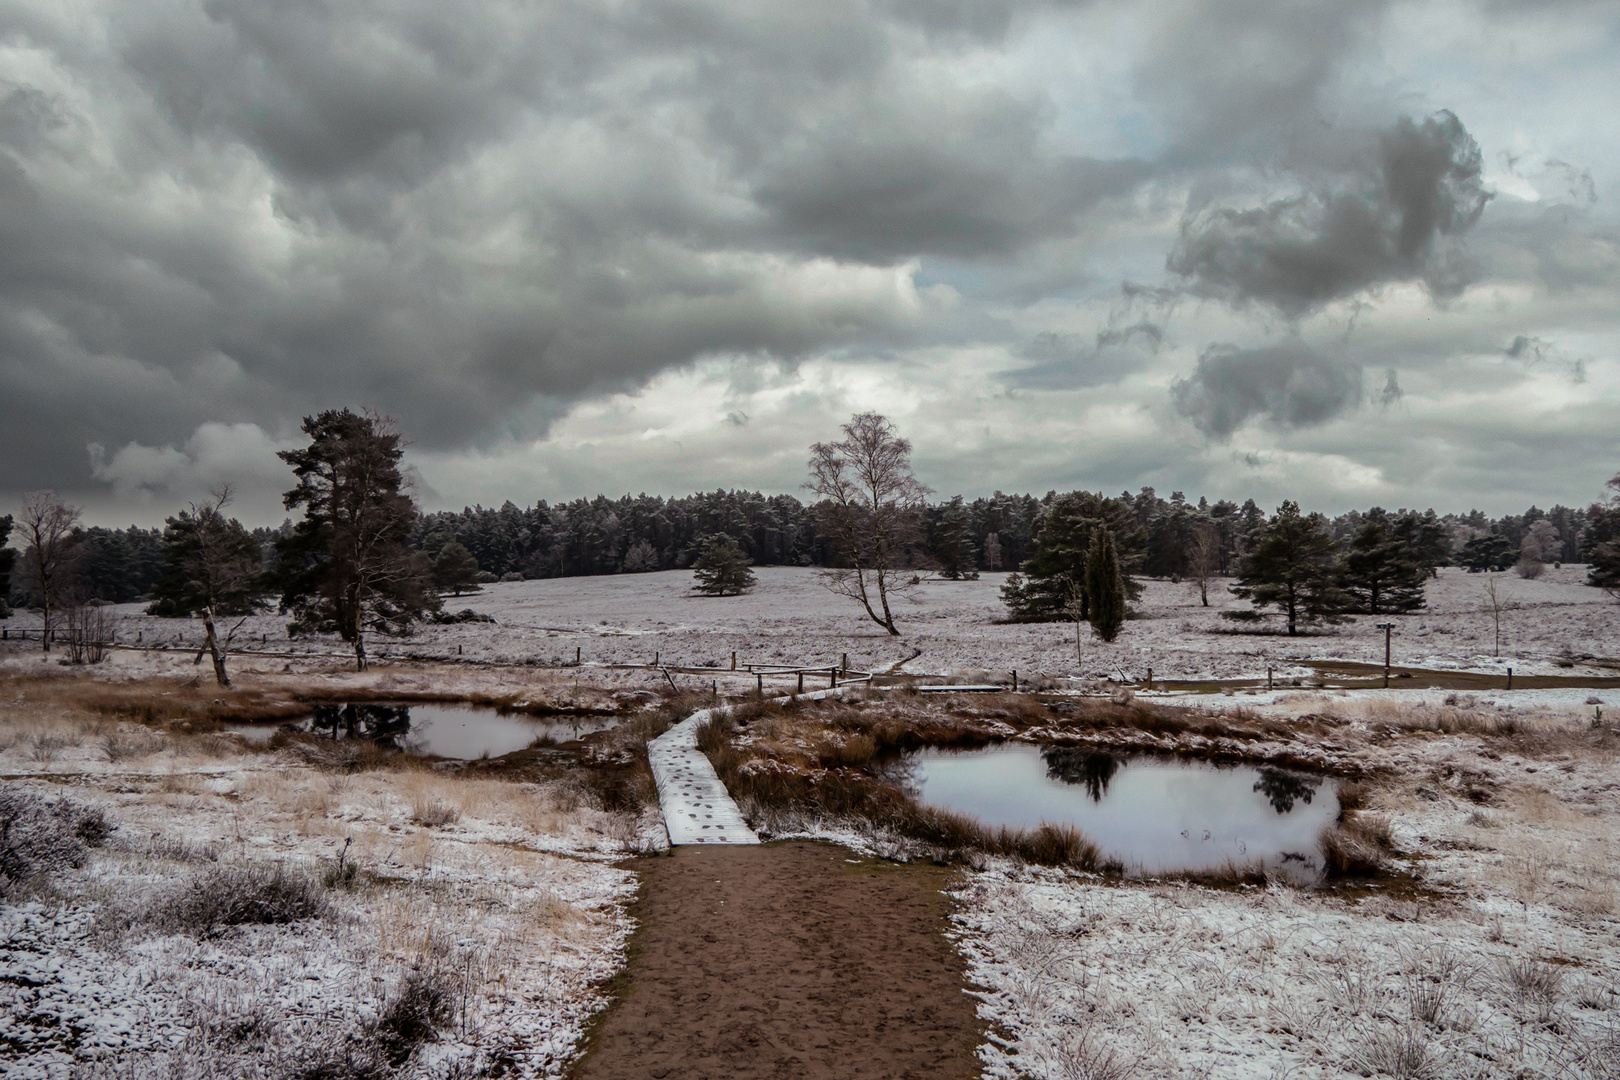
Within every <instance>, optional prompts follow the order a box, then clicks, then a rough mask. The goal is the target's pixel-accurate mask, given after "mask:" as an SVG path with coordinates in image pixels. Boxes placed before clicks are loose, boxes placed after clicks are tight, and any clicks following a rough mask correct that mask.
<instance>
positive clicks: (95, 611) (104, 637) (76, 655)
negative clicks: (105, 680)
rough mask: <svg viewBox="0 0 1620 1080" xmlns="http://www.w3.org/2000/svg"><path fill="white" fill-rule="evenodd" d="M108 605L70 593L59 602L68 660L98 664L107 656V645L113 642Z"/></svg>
mask: <svg viewBox="0 0 1620 1080" xmlns="http://www.w3.org/2000/svg"><path fill="white" fill-rule="evenodd" d="M107 607H108V606H107V605H106V604H104V603H102V602H100V601H86V600H84V599H83V597H82V595H74V594H73V593H70V594H69V596H68V598H67V599H66V601H65V602H64V603H63V605H62V613H63V618H62V622H63V623H64V624H65V628H66V630H67V649H68V662H69V663H73V664H99V663H101V662H102V661H103V660H105V659H106V658H107V646H108V645H111V644H112V640H113V633H114V620H113V617H112V615H111V614H110V613H109V612H108V610H107Z"/></svg>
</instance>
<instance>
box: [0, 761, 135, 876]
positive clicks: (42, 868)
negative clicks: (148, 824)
mask: <svg viewBox="0 0 1620 1080" xmlns="http://www.w3.org/2000/svg"><path fill="white" fill-rule="evenodd" d="M112 829H113V826H112V824H111V823H110V822H109V821H108V820H107V817H106V815H105V813H103V812H102V811H101V810H100V809H98V808H94V807H86V806H81V805H80V804H78V803H75V802H73V801H71V800H69V799H54V800H53V799H48V798H46V797H45V796H43V795H40V794H37V793H35V792H33V791H29V790H27V789H26V788H20V787H13V786H9V785H8V786H3V787H0V898H3V897H9V896H12V895H14V894H15V893H16V892H17V891H18V890H19V889H21V888H22V887H24V886H25V885H26V884H27V883H28V882H30V881H33V880H35V879H37V878H39V877H41V876H43V875H46V874H49V873H51V872H52V871H58V870H67V869H71V868H74V867H79V866H83V865H84V861H85V859H86V858H87V857H88V855H89V849H90V848H93V847H100V846H101V845H102V844H103V843H105V842H106V839H107V837H108V835H109V834H110V833H111V832H112Z"/></svg>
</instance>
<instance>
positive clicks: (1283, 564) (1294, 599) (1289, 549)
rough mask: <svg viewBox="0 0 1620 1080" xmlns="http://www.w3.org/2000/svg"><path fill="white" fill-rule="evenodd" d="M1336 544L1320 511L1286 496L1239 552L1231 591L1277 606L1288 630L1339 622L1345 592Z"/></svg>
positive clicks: (1259, 603)
mask: <svg viewBox="0 0 1620 1080" xmlns="http://www.w3.org/2000/svg"><path fill="white" fill-rule="evenodd" d="M1337 547H1338V545H1337V544H1335V543H1334V540H1333V537H1332V535H1331V534H1330V533H1329V532H1328V529H1327V520H1326V519H1325V518H1323V517H1322V515H1321V514H1301V513H1300V512H1299V504H1298V503H1296V502H1285V503H1283V504H1282V506H1280V507H1278V508H1277V516H1276V517H1274V518H1272V519H1271V521H1270V522H1269V523H1268V524H1267V525H1266V526H1265V527H1264V528H1263V529H1261V530H1260V532H1259V535H1258V536H1257V537H1256V538H1255V540H1254V542H1253V546H1252V547H1251V548H1250V549H1249V552H1248V554H1246V555H1245V556H1244V557H1243V561H1242V563H1241V564H1240V565H1239V569H1238V579H1239V580H1238V584H1236V585H1234V586H1233V587H1232V592H1233V593H1234V594H1236V595H1238V596H1241V597H1243V598H1244V599H1245V600H1248V601H1249V602H1250V603H1252V604H1253V605H1254V606H1255V607H1257V608H1264V607H1272V606H1274V607H1277V608H1279V609H1280V610H1281V611H1282V612H1283V614H1284V615H1286V616H1287V617H1288V633H1289V634H1290V635H1294V634H1298V633H1299V625H1300V624H1301V623H1313V622H1329V623H1332V622H1342V621H1343V617H1342V615H1343V612H1344V610H1345V609H1346V607H1347V606H1348V604H1349V602H1350V598H1349V597H1348V596H1347V595H1346V594H1345V592H1344V590H1342V589H1341V588H1339V584H1338V570H1339V568H1338V565H1337V559H1336V556H1337V554H1338V552H1337Z"/></svg>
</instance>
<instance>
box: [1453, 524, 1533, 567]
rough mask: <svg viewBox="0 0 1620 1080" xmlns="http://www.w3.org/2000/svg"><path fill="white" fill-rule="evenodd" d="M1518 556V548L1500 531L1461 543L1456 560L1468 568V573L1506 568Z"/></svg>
mask: <svg viewBox="0 0 1620 1080" xmlns="http://www.w3.org/2000/svg"><path fill="white" fill-rule="evenodd" d="M1518 557H1519V551H1518V548H1516V547H1515V546H1514V545H1513V542H1512V541H1511V540H1509V539H1508V538H1507V537H1506V536H1505V535H1503V534H1502V533H1486V534H1485V535H1484V536H1476V537H1474V538H1473V539H1472V540H1470V541H1468V543H1466V544H1464V545H1463V549H1462V554H1460V555H1458V556H1457V562H1458V563H1460V564H1461V565H1463V566H1465V567H1467V568H1468V572H1469V573H1470V574H1478V573H1483V572H1487V571H1492V570H1506V569H1507V568H1508V567H1510V566H1512V565H1513V564H1514V562H1515V561H1517V559H1518Z"/></svg>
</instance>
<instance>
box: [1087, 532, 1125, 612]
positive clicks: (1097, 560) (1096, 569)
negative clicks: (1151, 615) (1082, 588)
mask: <svg viewBox="0 0 1620 1080" xmlns="http://www.w3.org/2000/svg"><path fill="white" fill-rule="evenodd" d="M1086 595H1087V596H1088V597H1089V598H1090V600H1091V605H1090V606H1091V610H1090V611H1089V612H1088V613H1087V618H1088V621H1089V622H1090V623H1091V629H1092V631H1093V632H1094V633H1095V634H1096V635H1097V636H1098V637H1100V638H1102V639H1103V640H1104V641H1113V640H1114V639H1115V638H1116V637H1118V636H1119V631H1120V628H1121V627H1123V626H1124V625H1125V577H1124V575H1123V574H1121V573H1120V569H1119V552H1118V551H1116V550H1115V548H1114V534H1113V533H1111V532H1110V531H1109V530H1108V527H1107V526H1106V525H1099V526H1098V527H1097V528H1096V529H1095V530H1094V531H1093V532H1092V534H1091V549H1090V551H1089V552H1088V553H1087V555H1086Z"/></svg>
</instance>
